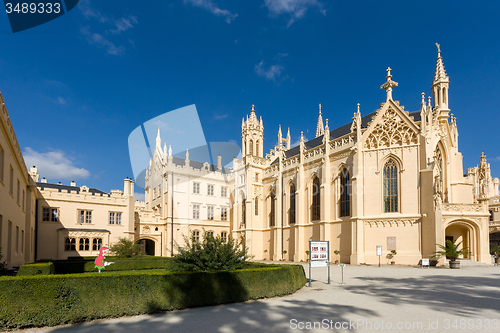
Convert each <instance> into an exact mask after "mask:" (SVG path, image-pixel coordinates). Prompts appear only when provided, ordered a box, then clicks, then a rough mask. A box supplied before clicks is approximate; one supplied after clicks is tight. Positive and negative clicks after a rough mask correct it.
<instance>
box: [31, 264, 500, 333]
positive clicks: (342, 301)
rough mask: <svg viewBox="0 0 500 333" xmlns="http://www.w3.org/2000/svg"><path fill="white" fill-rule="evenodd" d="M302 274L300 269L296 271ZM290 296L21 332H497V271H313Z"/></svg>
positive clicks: (356, 268) (499, 274)
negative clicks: (299, 288)
mask: <svg viewBox="0 0 500 333" xmlns="http://www.w3.org/2000/svg"><path fill="white" fill-rule="evenodd" d="M304 268H305V270H306V275H307V274H308V269H307V266H306V265H304ZM312 278H313V282H312V287H311V288H309V287H308V286H306V287H304V288H302V289H301V290H299V291H298V292H296V293H295V294H293V295H290V296H286V297H282V298H274V299H265V300H258V301H250V302H245V303H236V304H227V305H220V306H212V307H204V308H194V309H187V310H182V311H174V312H169V313H164V314H157V315H143V316H135V317H127V318H120V319H112V320H99V321H94V322H90V323H85V324H81V325H75V326H59V327H54V328H43V329H30V330H23V331H22V332H57V333H64V332H81V333H87V332H88V333H91V332H92V333H94V332H134V333H135V332H176V333H177V332H207V333H208V332H222V333H230V332H235V333H236V332H238V333H240V332H269V331H272V332H301V331H302V332H327V331H331V332H440V333H441V332H499V331H500V267H493V266H487V267H463V268H462V269H459V270H450V269H445V268H430V269H421V268H414V267H400V266H382V267H380V268H379V267H377V266H346V267H345V271H344V282H345V284H344V285H342V284H340V282H341V269H340V267H338V266H333V265H332V266H331V279H332V280H331V284H327V283H326V282H327V270H326V268H313V270H312Z"/></svg>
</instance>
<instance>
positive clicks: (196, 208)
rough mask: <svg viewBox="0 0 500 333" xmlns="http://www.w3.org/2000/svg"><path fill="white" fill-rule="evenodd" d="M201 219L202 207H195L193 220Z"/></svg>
mask: <svg viewBox="0 0 500 333" xmlns="http://www.w3.org/2000/svg"><path fill="white" fill-rule="evenodd" d="M199 218H200V205H193V219H199Z"/></svg>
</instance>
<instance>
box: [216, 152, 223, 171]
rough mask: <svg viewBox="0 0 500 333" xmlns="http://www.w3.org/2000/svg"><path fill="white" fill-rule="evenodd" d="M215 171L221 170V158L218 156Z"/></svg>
mask: <svg viewBox="0 0 500 333" xmlns="http://www.w3.org/2000/svg"><path fill="white" fill-rule="evenodd" d="M217 169H218V170H222V157H221V156H220V155H218V156H217Z"/></svg>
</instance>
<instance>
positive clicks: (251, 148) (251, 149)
mask: <svg viewBox="0 0 500 333" xmlns="http://www.w3.org/2000/svg"><path fill="white" fill-rule="evenodd" d="M248 151H249V153H250V154H249V155H253V140H250V147H249V149H248Z"/></svg>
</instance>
